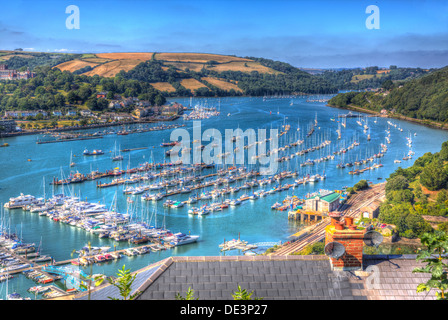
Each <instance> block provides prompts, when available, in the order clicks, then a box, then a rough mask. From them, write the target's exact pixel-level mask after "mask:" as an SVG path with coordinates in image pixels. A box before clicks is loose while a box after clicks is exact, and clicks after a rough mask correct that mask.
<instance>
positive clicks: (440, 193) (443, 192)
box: [437, 190, 448, 204]
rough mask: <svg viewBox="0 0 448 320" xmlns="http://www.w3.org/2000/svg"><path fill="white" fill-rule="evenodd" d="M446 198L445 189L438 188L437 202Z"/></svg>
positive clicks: (447, 193)
mask: <svg viewBox="0 0 448 320" xmlns="http://www.w3.org/2000/svg"><path fill="white" fill-rule="evenodd" d="M446 200H448V192H447V191H446V190H440V192H439V194H438V195H437V203H441V204H443V203H444V202H445V201H446Z"/></svg>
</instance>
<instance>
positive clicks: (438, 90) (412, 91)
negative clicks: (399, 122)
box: [328, 67, 448, 122]
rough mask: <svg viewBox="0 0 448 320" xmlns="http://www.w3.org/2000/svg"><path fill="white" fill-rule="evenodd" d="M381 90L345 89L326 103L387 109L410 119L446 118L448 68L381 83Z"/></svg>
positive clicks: (442, 119) (375, 109)
mask: <svg viewBox="0 0 448 320" xmlns="http://www.w3.org/2000/svg"><path fill="white" fill-rule="evenodd" d="M383 86H384V87H385V89H387V90H390V92H389V93H388V94H384V92H380V93H373V92H359V93H358V92H348V93H342V94H339V95H337V96H335V97H333V98H332V99H331V100H330V101H329V102H328V103H329V104H330V105H333V106H337V107H347V106H348V105H354V106H358V107H362V108H367V109H370V110H373V111H380V110H381V109H386V110H389V111H391V112H394V113H397V114H401V115H404V116H407V117H410V118H415V119H420V120H432V121H437V122H447V121H448V67H445V68H443V69H440V70H437V71H434V72H432V73H430V74H428V75H425V76H423V77H421V78H419V79H415V80H411V81H408V82H406V83H405V84H404V85H399V86H397V84H395V83H393V82H391V81H388V82H384V83H383Z"/></svg>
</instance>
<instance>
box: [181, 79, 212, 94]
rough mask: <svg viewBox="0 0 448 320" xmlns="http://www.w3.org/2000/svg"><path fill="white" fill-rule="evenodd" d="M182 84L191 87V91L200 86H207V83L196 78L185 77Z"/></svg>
mask: <svg viewBox="0 0 448 320" xmlns="http://www.w3.org/2000/svg"><path fill="white" fill-rule="evenodd" d="M180 84H181V85H182V86H184V87H185V88H186V89H190V90H191V91H194V90H197V89H199V88H204V87H207V86H206V85H205V84H203V83H201V82H199V81H198V80H196V79H183V80H182V81H181V82H180Z"/></svg>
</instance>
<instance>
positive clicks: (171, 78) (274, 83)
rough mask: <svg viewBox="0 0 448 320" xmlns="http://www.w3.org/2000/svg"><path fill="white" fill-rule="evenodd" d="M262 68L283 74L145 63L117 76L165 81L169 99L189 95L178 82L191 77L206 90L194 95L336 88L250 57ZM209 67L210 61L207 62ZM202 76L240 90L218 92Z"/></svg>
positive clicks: (287, 67)
mask: <svg viewBox="0 0 448 320" xmlns="http://www.w3.org/2000/svg"><path fill="white" fill-rule="evenodd" d="M250 59H253V60H255V61H257V62H260V63H261V64H262V65H264V66H266V67H269V68H272V69H274V70H276V71H280V72H283V73H279V74H267V73H259V72H257V71H252V72H250V73H246V72H241V71H223V72H217V71H214V70H210V69H207V68H206V67H205V66H204V68H202V70H201V71H200V72H195V71H191V70H189V69H186V70H185V71H181V70H177V69H175V68H174V67H170V68H168V70H166V71H164V70H163V69H162V66H163V64H162V62H161V61H156V60H149V61H146V62H142V63H140V64H139V65H137V66H136V67H135V68H134V69H133V70H130V71H128V72H124V71H121V72H120V73H119V74H118V75H117V76H120V77H123V78H125V79H134V80H139V81H147V82H169V83H170V84H171V85H173V86H174V88H176V92H174V93H171V94H170V95H171V96H191V95H193V93H192V92H191V91H190V90H188V89H186V88H185V87H183V86H182V85H181V84H180V81H182V79H189V78H193V79H196V80H198V81H199V82H202V83H204V84H205V85H206V86H207V88H200V89H198V90H195V92H194V95H196V96H236V95H241V94H244V95H251V96H262V95H273V94H293V93H311V94H324V93H336V92H337V88H336V87H335V86H334V85H332V84H330V83H329V82H328V81H326V80H324V79H320V78H317V77H315V76H313V75H310V74H308V73H306V72H304V71H301V70H299V69H297V68H294V67H293V66H291V65H289V64H287V63H284V62H278V61H273V60H268V59H260V58H250ZM209 63H210V64H213V61H210V62H209ZM203 77H218V78H220V79H221V80H224V81H225V80H227V81H238V87H239V88H241V89H242V90H243V93H239V92H237V91H235V90H230V91H225V90H222V89H219V88H217V87H215V86H213V85H211V84H210V83H208V82H206V81H204V80H202V79H201V78H203ZM165 94H166V95H168V94H167V93H165Z"/></svg>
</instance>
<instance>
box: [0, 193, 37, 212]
mask: <svg viewBox="0 0 448 320" xmlns="http://www.w3.org/2000/svg"><path fill="white" fill-rule="evenodd" d="M43 203H44V200H43V199H42V198H36V197H34V196H31V195H24V194H23V193H21V194H20V196H18V197H16V198H9V202H7V203H5V204H4V207H5V208H7V209H15V208H21V207H24V206H27V205H38V204H43Z"/></svg>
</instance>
